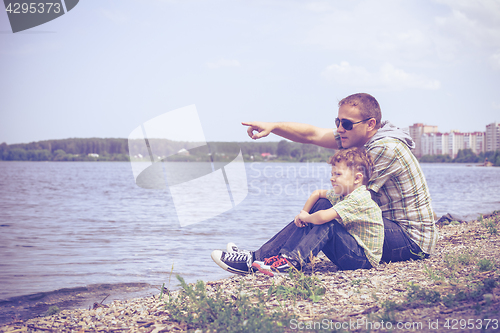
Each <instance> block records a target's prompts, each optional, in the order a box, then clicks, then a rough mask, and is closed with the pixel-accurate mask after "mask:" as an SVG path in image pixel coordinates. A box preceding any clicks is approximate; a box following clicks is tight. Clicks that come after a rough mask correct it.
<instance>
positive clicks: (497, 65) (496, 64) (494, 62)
mask: <svg viewBox="0 0 500 333" xmlns="http://www.w3.org/2000/svg"><path fill="white" fill-rule="evenodd" d="M490 65H491V67H492V68H493V69H495V70H500V51H499V52H497V53H495V54H493V55H491V56H490Z"/></svg>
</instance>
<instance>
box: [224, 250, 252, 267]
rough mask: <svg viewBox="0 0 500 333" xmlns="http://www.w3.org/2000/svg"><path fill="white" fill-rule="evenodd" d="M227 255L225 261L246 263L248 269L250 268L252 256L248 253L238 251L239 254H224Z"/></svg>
mask: <svg viewBox="0 0 500 333" xmlns="http://www.w3.org/2000/svg"><path fill="white" fill-rule="evenodd" d="M226 254H229V255H228V256H227V257H226V260H227V261H233V262H236V261H246V263H247V266H248V267H252V255H251V253H250V252H249V251H239V252H229V253H228V252H226Z"/></svg>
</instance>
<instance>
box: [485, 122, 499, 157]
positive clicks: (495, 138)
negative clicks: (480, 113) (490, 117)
mask: <svg viewBox="0 0 500 333" xmlns="http://www.w3.org/2000/svg"><path fill="white" fill-rule="evenodd" d="M495 150H500V123H497V122H495V123H491V124H489V125H486V151H495Z"/></svg>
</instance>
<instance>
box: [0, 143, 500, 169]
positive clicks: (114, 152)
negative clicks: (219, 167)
mask: <svg viewBox="0 0 500 333" xmlns="http://www.w3.org/2000/svg"><path fill="white" fill-rule="evenodd" d="M149 144H150V147H149V148H148V147H147V146H146V144H145V142H144V140H134V141H132V142H131V143H130V148H131V150H132V154H130V152H129V141H128V140H127V139H119V138H104V139H103V138H87V139H79V138H72V139H63V140H45V141H38V142H30V143H21V144H12V145H8V144H6V143H5V142H4V143H2V144H0V160H3V161H130V159H131V157H132V158H134V156H135V157H136V159H137V158H139V159H140V158H142V159H143V160H145V161H147V160H149V159H150V158H151V157H150V156H149V151H150V149H151V147H153V148H154V149H153V153H154V154H155V156H154V158H156V159H165V158H167V160H169V161H200V160H207V158H208V157H207V156H208V154H210V155H211V159H212V160H213V161H224V160H232V159H233V158H234V157H235V156H236V155H237V154H238V153H239V149H241V152H242V154H243V158H244V160H245V161H254V162H259V161H276V162H327V161H328V158H329V157H330V156H331V155H333V154H334V153H335V150H333V149H327V148H322V147H318V146H315V145H311V144H302V143H296V142H290V141H287V140H281V141H279V142H275V141H274V142H237V143H235V142H209V148H207V147H206V146H205V145H204V144H202V143H196V142H181V141H170V140H166V139H151V140H149ZM182 149H185V150H188V151H189V153H186V154H183V153H180V151H181V150H182ZM167 156H168V157H167ZM485 159H488V161H490V162H491V163H493V164H494V165H496V166H500V151H498V150H497V151H495V152H493V151H490V152H486V153H480V154H478V155H476V154H474V153H473V152H472V150H471V149H463V150H459V151H458V154H457V157H455V158H451V157H450V156H449V155H425V156H422V157H421V158H420V162H425V163H483V162H484V161H485Z"/></svg>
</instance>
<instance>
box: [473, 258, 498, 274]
mask: <svg viewBox="0 0 500 333" xmlns="http://www.w3.org/2000/svg"><path fill="white" fill-rule="evenodd" d="M477 267H478V269H479V271H480V272H486V271H491V270H492V269H493V268H495V262H493V261H491V260H490V259H479V260H478V262H477Z"/></svg>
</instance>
